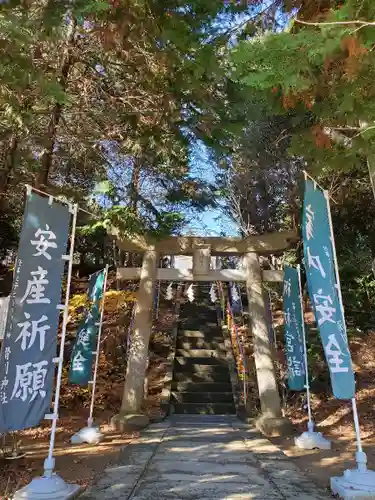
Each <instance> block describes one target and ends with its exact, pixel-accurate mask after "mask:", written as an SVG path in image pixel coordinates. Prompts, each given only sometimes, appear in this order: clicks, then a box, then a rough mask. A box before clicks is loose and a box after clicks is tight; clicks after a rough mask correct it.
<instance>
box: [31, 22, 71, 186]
mask: <svg viewBox="0 0 375 500" xmlns="http://www.w3.org/2000/svg"><path fill="white" fill-rule="evenodd" d="M76 26H77V25H76V22H75V21H73V25H72V29H71V32H70V35H69V37H68V40H67V47H66V51H65V54H64V57H63V61H62V65H61V70H60V76H59V84H60V85H61V87H62V89H63V90H64V91H65V90H66V87H67V83H68V77H69V72H70V70H71V68H72V66H73V64H74V56H73V48H74V46H75V43H76V39H75V33H76ZM62 109H63V105H62V104H61V103H59V102H56V103H55V104H54V106H53V108H52V112H51V117H50V121H49V123H48V127H47V133H46V146H45V148H44V151H43V155H42V165H41V168H40V170H39V172H38V174H37V176H36V179H35V187H37V188H38V189H40V188H41V187H43V186H47V185H48V176H49V173H50V171H51V166H52V159H53V153H54V148H55V145H56V135H57V128H58V125H59V122H60V118H61V115H62Z"/></svg>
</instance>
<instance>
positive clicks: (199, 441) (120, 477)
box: [80, 416, 330, 500]
mask: <svg viewBox="0 0 375 500" xmlns="http://www.w3.org/2000/svg"><path fill="white" fill-rule="evenodd" d="M328 498H330V496H329V495H328V494H327V493H325V492H324V491H321V490H319V489H318V488H317V487H316V486H315V485H314V484H312V483H311V482H310V481H309V480H308V479H307V477H306V476H305V475H304V474H303V473H302V472H301V471H300V470H299V469H298V468H297V467H296V466H295V465H294V464H293V463H292V462H290V461H289V460H288V459H287V457H286V456H285V455H283V453H281V451H280V450H279V449H278V448H276V447H275V446H273V445H272V444H271V443H270V442H269V441H268V440H267V439H264V438H263V437H262V436H260V435H259V433H258V432H257V431H256V430H253V429H249V427H248V426H246V425H244V424H242V423H241V422H240V421H239V420H237V419H236V418H234V417H217V416H212V417H211V416H196V417H195V416H187V417H183V416H175V417H173V418H172V419H169V420H167V421H165V422H163V423H161V424H155V425H152V426H150V427H149V428H148V429H147V430H146V431H145V432H143V433H142V436H141V439H140V440H137V442H135V441H134V443H131V444H130V445H128V446H127V447H126V448H125V449H124V451H123V453H122V456H121V460H120V462H119V463H118V464H117V465H116V466H113V467H109V468H108V469H106V471H105V473H104V475H103V476H102V477H101V478H99V480H98V481H97V483H96V484H95V485H94V486H92V487H91V488H90V489H89V490H88V491H86V492H85V493H84V494H83V495H82V496H81V497H80V500H99V499H100V500H117V499H124V500H151V499H152V500H155V499H166V500H167V499H175V500H176V499H178V500H198V499H199V500H214V499H215V500H240V499H241V500H250V499H256V500H279V499H288V500H297V499H298V500H324V499H326V500H327V499H328Z"/></svg>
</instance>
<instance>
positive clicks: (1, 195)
mask: <svg viewBox="0 0 375 500" xmlns="http://www.w3.org/2000/svg"><path fill="white" fill-rule="evenodd" d="M17 147H18V139H17V137H16V136H15V135H12V136H11V137H10V139H9V140H8V142H7V145H6V146H5V154H4V166H3V168H2V169H1V171H0V213H1V212H3V211H4V210H5V208H6V206H7V201H6V194H7V190H8V185H9V178H10V176H11V174H12V172H13V170H14V165H15V159H16V151H17Z"/></svg>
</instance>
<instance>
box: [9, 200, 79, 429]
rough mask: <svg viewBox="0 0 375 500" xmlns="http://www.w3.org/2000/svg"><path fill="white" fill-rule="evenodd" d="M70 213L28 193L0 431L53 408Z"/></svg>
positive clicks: (35, 418)
mask: <svg viewBox="0 0 375 500" xmlns="http://www.w3.org/2000/svg"><path fill="white" fill-rule="evenodd" d="M70 217H71V214H70V212H69V208H68V207H67V206H66V205H62V204H60V203H58V202H52V203H51V202H50V199H49V198H43V197H41V196H39V195H38V194H36V193H34V192H32V193H30V194H28V197H27V202H26V209H25V215H24V222H23V227H22V232H21V238H20V243H19V249H18V257H17V263H16V269H15V273H14V280H13V287H12V293H11V296H10V303H9V311H8V318H7V324H6V328H5V336H4V341H3V345H2V351H1V358H0V431H10V430H21V429H25V428H26V427H33V426H35V425H38V424H39V422H40V420H41V419H42V418H43V417H44V414H45V413H46V411H47V410H49V408H50V403H51V397H52V386H53V377H54V373H55V366H56V365H55V363H54V361H53V358H54V357H55V356H56V343H57V328H58V321H59V309H58V305H59V304H60V300H61V282H62V275H63V272H64V260H63V258H62V257H63V255H64V254H65V252H66V245H67V239H68V234H69V222H70Z"/></svg>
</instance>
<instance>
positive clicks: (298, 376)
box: [283, 266, 306, 391]
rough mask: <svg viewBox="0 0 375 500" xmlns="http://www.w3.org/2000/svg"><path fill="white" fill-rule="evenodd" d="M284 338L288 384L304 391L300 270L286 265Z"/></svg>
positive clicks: (294, 388) (293, 389) (304, 373)
mask: <svg viewBox="0 0 375 500" xmlns="http://www.w3.org/2000/svg"><path fill="white" fill-rule="evenodd" d="M283 301H284V332H285V333H284V338H285V355H286V359H287V363H288V386H289V389H290V390H291V391H303V390H304V388H305V383H306V370H305V362H304V345H303V330H302V328H303V324H302V321H303V314H302V310H301V297H300V286H299V277H298V271H297V269H295V268H294V267H289V266H285V267H284V290H283Z"/></svg>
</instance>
